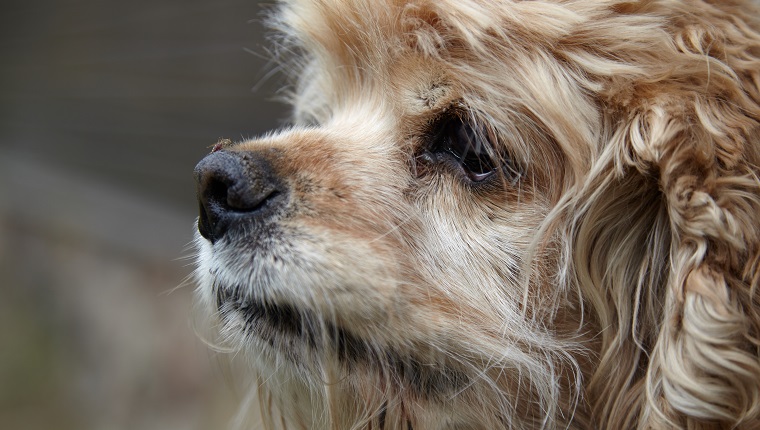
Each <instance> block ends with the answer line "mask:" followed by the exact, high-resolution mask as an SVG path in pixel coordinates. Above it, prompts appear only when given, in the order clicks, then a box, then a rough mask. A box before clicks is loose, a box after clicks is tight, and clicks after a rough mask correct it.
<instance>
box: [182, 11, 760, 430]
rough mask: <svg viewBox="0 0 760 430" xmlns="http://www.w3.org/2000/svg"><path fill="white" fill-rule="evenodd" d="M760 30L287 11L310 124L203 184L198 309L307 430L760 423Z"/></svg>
mask: <svg viewBox="0 0 760 430" xmlns="http://www.w3.org/2000/svg"><path fill="white" fill-rule="evenodd" d="M749 8H750V5H748V4H744V2H740V1H728V2H726V1H715V2H707V1H698V0H693V1H591V0H588V1H573V2H567V1H503V2H490V1H458V0H457V1H453V0H452V1H448V0H447V1H429V0H409V1H400V0H382V1H377V0H372V1H370V0H363V1H361V0H354V1H338V0H312V1H300V0H291V1H286V2H285V4H284V5H283V6H282V7H281V8H280V9H279V10H278V11H277V14H276V15H275V17H274V21H273V22H274V24H275V26H276V27H278V28H279V29H280V30H281V31H282V33H281V34H282V35H283V37H282V38H281V39H280V44H279V46H280V48H281V49H282V50H283V51H286V52H288V53H295V54H296V55H295V58H293V57H291V58H289V60H286V61H284V62H283V68H285V69H288V71H289V72H291V73H292V75H293V77H294V82H293V87H292V88H291V89H292V92H291V97H290V101H291V102H292V104H293V107H294V124H293V126H292V127H290V128H287V129H284V130H281V131H279V132H276V133H273V134H271V135H269V136H267V137H264V138H261V139H256V140H251V141H244V142H240V143H235V144H219V145H217V147H215V148H214V150H213V152H212V153H211V154H210V155H208V156H207V157H206V158H205V159H204V160H203V161H201V162H200V164H199V165H198V166H197V168H196V176H197V178H198V184H199V200H200V206H201V211H200V212H201V215H200V218H199V222H198V230H199V232H200V235H199V237H198V240H197V243H198V248H199V268H198V271H197V273H198V279H199V281H200V284H201V288H200V293H201V297H202V299H203V300H204V301H205V302H206V304H207V306H208V307H209V308H211V309H214V310H215V311H216V314H217V316H218V319H219V321H220V323H221V333H222V334H223V336H224V338H225V340H227V341H229V342H230V343H231V344H233V345H235V346H237V347H239V348H240V349H241V350H244V351H245V352H246V354H248V355H250V356H252V357H254V358H255V363H256V367H257V368H258V369H259V372H260V373H261V374H262V376H263V378H262V380H264V381H265V382H264V383H263V385H262V386H263V387H264V390H263V395H264V396H265V397H267V398H271V399H272V400H274V402H268V401H266V400H265V401H264V404H265V406H266V407H265V409H268V408H269V406H271V404H275V405H279V408H280V409H281V410H282V411H284V414H285V415H286V419H287V420H290V421H291V422H292V423H294V424H295V425H301V426H304V427H307V428H322V427H326V426H329V425H332V426H334V427H332V428H358V427H363V426H369V427H370V428H377V427H380V428H406V427H404V426H413V427H414V428H424V429H427V428H488V429H491V428H500V427H508V428H512V427H514V428H538V427H542V426H543V427H548V428H554V427H564V426H570V427H578V428H592V427H594V426H596V427H599V428H633V427H636V426H641V427H647V426H655V427H657V426H665V425H670V426H681V427H690V428H701V427H699V426H700V425H703V426H705V427H707V426H708V425H716V426H720V425H747V426H751V425H755V424H756V423H757V421H756V420H757V419H758V416H759V414H760V410H759V409H760V360H759V359H758V354H759V352H758V345H760V293H758V283H759V280H758V278H760V268H759V267H758V265H760V237H759V236H760V221H759V219H760V197H759V192H760V191H759V190H760V185H759V181H758V173H759V172H760V171H759V169H758V165H759V164H760V105H759V103H760V35H758V33H757V31H758V28H760V27H758V23H757V21H754V19H755V18H754V15H753V12H752V11H751V10H749ZM267 405H269V406H267ZM323 408H324V410H325V411H326V412H322V410H323ZM700 423H702V424H700ZM753 423H754V424H753ZM410 428H411V427H410Z"/></svg>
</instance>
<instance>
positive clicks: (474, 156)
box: [423, 116, 496, 182]
mask: <svg viewBox="0 0 760 430" xmlns="http://www.w3.org/2000/svg"><path fill="white" fill-rule="evenodd" d="M428 148H429V149H428V150H427V151H426V153H425V154H424V155H423V157H424V158H426V159H429V160H431V161H435V162H448V163H449V164H452V163H454V164H456V165H458V166H459V167H460V168H461V169H462V170H463V171H464V173H465V174H466V175H467V177H468V178H469V179H470V180H471V181H473V182H481V181H483V180H485V179H486V178H488V177H489V176H491V175H492V174H494V172H496V163H495V162H494V154H493V147H492V143H491V137H490V135H489V133H488V132H487V131H486V130H484V129H482V128H476V127H474V126H473V125H471V124H470V123H469V122H467V121H463V120H462V119H461V118H459V117H458V116H453V117H449V118H444V119H440V120H439V121H437V123H436V124H435V126H434V127H433V132H432V133H431V144H430V146H429V147H428Z"/></svg>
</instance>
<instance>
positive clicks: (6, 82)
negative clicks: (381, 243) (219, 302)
mask: <svg viewBox="0 0 760 430" xmlns="http://www.w3.org/2000/svg"><path fill="white" fill-rule="evenodd" d="M264 10H266V6H261V5H260V4H259V3H258V2H257V1H255V0H131V1H116V0H111V1H106V0H103V1H98V0H37V1H29V0H3V1H2V3H1V5H0V428H2V429H98V430H99V429H219V428H225V427H226V422H227V420H228V417H229V416H231V415H232V414H234V412H235V411H236V404H237V400H236V399H235V393H233V392H232V390H231V388H228V385H229V384H227V383H226V381H225V378H224V376H223V372H222V371H221V368H220V367H221V366H220V365H219V361H220V360H219V357H217V356H216V355H215V354H214V353H212V352H210V351H209V348H208V347H207V346H206V345H204V344H203V342H202V341H201V340H200V339H199V337H198V335H197V334H196V333H195V331H194V328H193V324H192V321H193V312H194V311H193V303H192V298H193V297H192V296H193V290H194V288H195V286H194V285H193V284H192V282H191V283H189V284H186V285H184V286H183V279H184V278H185V277H186V276H187V275H189V274H190V272H191V271H192V260H190V259H182V257H183V256H188V255H191V254H192V250H191V249H190V248H188V246H187V245H188V243H189V242H190V240H191V238H192V234H193V222H194V220H195V217H196V202H195V184H194V182H193V178H192V170H193V167H194V165H195V164H196V163H197V162H198V160H200V159H201V158H202V157H203V156H204V154H206V153H208V152H209V147H210V146H211V145H213V144H214V142H216V141H217V140H218V139H220V138H229V139H232V140H240V139H242V138H247V137H252V136H255V135H257V134H260V133H262V132H264V131H265V130H268V129H272V128H275V127H277V126H279V125H281V124H282V120H283V119H284V118H286V117H287V110H286V107H285V106H283V105H281V104H279V103H278V102H276V101H274V99H275V97H276V88H277V87H278V85H280V84H281V83H282V82H281V78H280V77H279V76H274V77H270V76H269V74H268V71H270V70H272V68H273V66H272V65H271V64H268V63H269V61H268V58H269V57H268V54H267V53H266V42H265V41H264V38H263V34H264V30H263V25H262V22H261V21H262V18H263V16H262V12H263V11H264ZM177 287H179V288H177Z"/></svg>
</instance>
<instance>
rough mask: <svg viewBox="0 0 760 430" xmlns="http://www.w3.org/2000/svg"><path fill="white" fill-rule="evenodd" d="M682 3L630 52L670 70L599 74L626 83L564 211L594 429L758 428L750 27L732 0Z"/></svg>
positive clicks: (755, 55)
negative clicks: (585, 324)
mask: <svg viewBox="0 0 760 430" xmlns="http://www.w3.org/2000/svg"><path fill="white" fill-rule="evenodd" d="M653 3H654V2H642V3H641V4H642V6H641V7H642V8H646V7H650V6H647V5H651V4H653ZM688 3H689V5H688V6H689V11H688V12H689V14H690V16H689V18H688V21H689V23H688V24H684V23H680V22H679V20H678V18H673V19H672V21H671V22H668V23H667V24H664V26H665V32H663V34H667V36H668V38H669V40H666V41H663V42H662V43H661V45H660V46H659V47H658V48H656V49H657V50H658V52H656V53H650V55H648V56H644V57H639V58H650V59H654V60H655V61H652V64H655V63H656V62H662V63H661V64H670V65H671V66H672V67H668V68H667V69H666V70H663V69H655V68H654V66H652V67H651V68H649V69H647V67H646V65H644V66H643V67H642V68H641V69H640V70H643V71H644V72H642V73H641V75H635V74H632V75H631V76H629V77H628V78H626V77H622V78H621V77H614V78H611V80H615V79H616V80H618V83H619V82H621V80H625V79H628V81H627V82H626V83H625V84H626V85H625V86H627V88H628V90H627V93H626V94H625V96H623V95H621V94H622V93H615V92H613V91H611V93H610V95H609V98H608V99H606V100H604V101H603V102H602V103H604V104H605V105H607V106H612V107H611V109H610V110H611V111H612V112H614V113H612V114H610V115H609V118H607V120H606V121H607V122H608V125H609V126H608V131H607V133H608V136H609V138H608V146H607V149H605V150H604V151H602V155H601V157H600V159H599V160H598V163H597V165H596V167H595V169H593V170H592V172H591V175H590V177H589V180H588V181H587V183H586V184H585V185H584V186H582V187H581V188H580V191H579V192H578V193H577V194H576V197H575V199H574V202H571V203H569V204H568V206H567V207H568V210H567V212H566V213H567V214H572V218H571V220H572V222H571V226H572V227H571V231H570V232H569V234H570V235H571V236H572V237H571V240H572V243H573V246H572V250H571V251H572V253H573V255H572V257H571V259H572V261H573V270H574V274H575V279H576V282H577V283H578V285H579V288H580V289H581V293H582V294H583V296H584V298H585V299H586V301H587V302H588V303H590V305H591V307H592V309H593V312H591V314H592V315H593V318H594V319H595V320H596V322H597V323H598V324H599V326H600V328H601V330H602V337H601V343H602V353H601V356H600V362H599V366H598V369H597V371H596V373H595V375H594V376H593V377H592V379H591V381H590V385H589V388H588V393H587V395H588V397H589V401H590V402H591V404H592V407H593V411H594V414H595V418H596V420H597V422H599V423H600V425H601V428H636V427H638V428H688V429H708V428H747V429H750V428H752V429H756V428H760V293H759V292H758V284H759V283H760V282H759V278H760V180H759V179H758V176H759V174H760V167H759V166H760V35H759V34H758V33H757V32H755V31H754V30H752V29H751V28H750V27H751V26H750V25H748V24H747V22H748V21H751V20H755V19H756V18H755V17H752V16H750V15H747V14H745V15H742V14H741V12H740V11H738V10H732V7H731V6H730V3H731V2H725V3H723V4H720V3H718V2H716V4H710V3H709V2H700V1H696V2H688ZM652 7H654V6H652ZM657 7H663V8H667V7H669V6H667V5H660V6H657ZM673 7H677V6H673ZM667 12H668V15H669V16H678V11H667ZM755 25H756V24H755ZM650 49H651V48H650ZM619 57H623V56H622V55H620V56H619ZM637 66H642V65H641V64H637ZM619 87H620V88H622V86H619ZM631 88H633V89H631ZM637 91H638V92H639V93H638V94H636V92H637ZM631 92H633V93H634V94H633V96H632V95H631ZM615 103H617V105H615ZM621 123H623V124H625V125H624V126H621V125H620V124H621Z"/></svg>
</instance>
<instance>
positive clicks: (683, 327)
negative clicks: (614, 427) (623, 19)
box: [641, 88, 760, 428]
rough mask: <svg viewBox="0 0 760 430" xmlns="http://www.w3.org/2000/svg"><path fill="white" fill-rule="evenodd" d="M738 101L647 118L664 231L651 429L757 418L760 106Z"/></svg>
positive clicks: (705, 102) (650, 385)
mask: <svg viewBox="0 0 760 430" xmlns="http://www.w3.org/2000/svg"><path fill="white" fill-rule="evenodd" d="M733 90H734V91H737V92H738V91H741V90H740V89H737V88H734V89H733ZM734 95H735V96H741V94H736V93H735V94H734ZM734 95H729V96H728V97H727V98H726V99H723V100H720V99H718V98H714V99H709V98H708V99H700V98H695V99H693V100H689V101H686V104H680V105H679V107H678V109H677V110H676V111H675V112H673V111H672V110H670V112H669V111H668V110H667V109H666V108H662V107H660V108H656V109H653V110H651V111H650V112H649V114H648V117H649V118H648V119H649V120H648V121H647V127H646V130H647V132H648V134H649V136H647V139H646V140H647V142H646V145H644V146H642V147H641V148H642V149H644V148H646V149H645V150H648V151H650V153H649V154H647V155H646V156H647V157H652V158H650V161H652V162H655V163H652V165H653V166H655V169H656V171H657V172H658V174H659V177H658V182H659V187H660V189H661V190H662V197H663V202H664V205H665V207H666V209H667V215H668V220H669V224H670V225H669V227H670V252H669V274H668V276H667V281H666V283H665V285H664V291H663V295H662V297H661V300H663V302H662V308H661V312H662V315H661V319H660V321H659V324H660V327H659V333H658V334H657V336H656V341H655V343H654V345H653V346H652V351H651V353H650V357H649V360H650V361H649V367H648V369H647V377H646V397H647V400H648V407H647V408H645V410H647V411H648V412H649V414H650V416H649V417H647V419H648V420H649V421H650V422H651V423H652V424H653V425H655V427H656V426H657V425H668V426H675V427H683V428H687V427H688V428H692V427H693V426H694V425H695V423H696V422H701V421H713V422H721V423H725V424H730V425H740V424H742V423H743V424H744V425H748V423H747V420H749V419H754V420H757V419H758V413H759V412H760V410H759V408H760V358H759V357H760V349H759V347H760V295H759V294H758V293H759V292H758V277H759V276H760V266H759V265H760V225H759V222H758V221H759V220H760V181H758V176H757V175H758V165H757V162H758V145H760V139H759V138H758V118H759V117H758V113H760V107H758V105H757V103H756V101H753V102H752V104H745V106H741V105H742V104H743V103H737V102H735V97H734ZM743 101H744V102H745V103H746V102H748V101H750V100H749V99H748V98H746V97H744V100H743ZM684 108H685V109H684ZM658 134H659V135H658ZM641 143H644V140H642V141H641ZM642 155H644V154H642ZM753 417H754V418H753ZM754 423H755V425H756V424H758V422H757V421H754ZM700 428H701V427H700Z"/></svg>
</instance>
